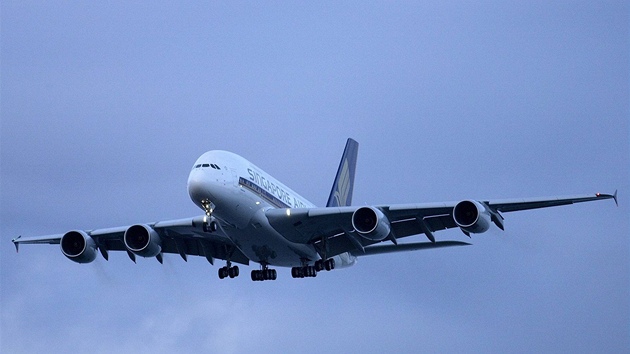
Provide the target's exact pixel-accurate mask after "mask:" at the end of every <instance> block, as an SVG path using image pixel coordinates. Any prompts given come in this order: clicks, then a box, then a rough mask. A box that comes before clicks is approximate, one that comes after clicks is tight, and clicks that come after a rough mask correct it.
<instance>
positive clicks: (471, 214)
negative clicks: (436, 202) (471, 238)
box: [453, 200, 492, 234]
mask: <svg viewBox="0 0 630 354" xmlns="http://www.w3.org/2000/svg"><path fill="white" fill-rule="evenodd" d="M453 219H455V224H457V226H459V227H460V228H461V229H462V230H464V231H466V232H471V233H474V234H480V233H482V232H486V231H488V229H489V228H490V222H491V221H492V217H491V215H490V212H489V211H488V210H487V209H486V207H485V206H484V205H483V204H481V203H479V202H478V201H475V200H464V201H461V202H459V203H457V205H455V208H453Z"/></svg>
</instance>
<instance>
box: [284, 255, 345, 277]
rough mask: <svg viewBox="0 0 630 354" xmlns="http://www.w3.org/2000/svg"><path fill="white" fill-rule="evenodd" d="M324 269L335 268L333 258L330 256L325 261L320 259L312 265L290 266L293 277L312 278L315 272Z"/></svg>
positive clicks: (315, 274)
mask: <svg viewBox="0 0 630 354" xmlns="http://www.w3.org/2000/svg"><path fill="white" fill-rule="evenodd" d="M324 269H326V270H327V271H330V270H333V269H335V260H334V259H332V258H329V259H327V260H325V261H324V260H323V259H321V260H319V261H317V262H315V265H314V266H309V265H303V266H302V267H293V268H291V276H292V277H293V278H314V277H316V276H317V272H321V271H322V270H324Z"/></svg>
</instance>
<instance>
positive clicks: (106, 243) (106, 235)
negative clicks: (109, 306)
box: [13, 217, 249, 265]
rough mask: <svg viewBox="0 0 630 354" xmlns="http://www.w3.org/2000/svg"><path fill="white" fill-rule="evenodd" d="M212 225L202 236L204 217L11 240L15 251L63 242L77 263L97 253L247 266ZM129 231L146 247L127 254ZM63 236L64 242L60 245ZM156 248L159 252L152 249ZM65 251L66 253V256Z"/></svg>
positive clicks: (219, 227) (220, 230)
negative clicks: (170, 255)
mask: <svg viewBox="0 0 630 354" xmlns="http://www.w3.org/2000/svg"><path fill="white" fill-rule="evenodd" d="M213 221H214V222H216V224H213V225H216V230H213V232H204V231H203V217H195V218H186V219H178V220H169V221H161V222H156V223H148V224H137V225H132V226H122V227H114V228H106V229H95V230H86V231H84V230H73V231H69V232H67V233H65V234H56V235H47V236H34V237H21V236H19V237H17V238H15V239H13V243H14V244H15V248H16V250H19V245H20V244H60V243H62V242H64V243H67V244H64V245H62V246H63V247H62V251H63V252H64V254H65V255H66V256H67V257H68V258H70V259H71V260H74V261H76V262H79V263H88V262H91V261H92V260H94V258H95V257H96V251H97V250H98V251H99V252H100V253H101V255H102V256H103V258H105V259H106V260H107V259H108V258H109V253H108V252H109V251H126V252H127V254H128V255H129V258H131V260H133V261H134V262H135V259H136V254H139V255H141V256H144V257H156V258H157V259H158V261H160V263H161V262H162V254H163V253H174V254H179V255H180V256H181V257H182V258H183V259H184V260H187V256H189V255H190V256H203V257H205V258H206V259H207V260H208V261H209V262H210V263H214V259H215V258H218V259H223V260H230V261H232V262H236V263H241V264H246V265H247V264H249V259H248V258H247V257H246V256H245V255H244V254H243V253H242V252H241V251H239V250H238V248H237V247H235V245H234V244H233V243H232V241H231V240H230V239H229V238H228V237H227V235H226V234H225V231H224V227H229V225H223V224H222V223H221V222H220V221H219V220H213ZM128 230H134V231H137V235H138V237H139V240H138V241H139V242H146V245H141V247H140V246H139V247H138V252H135V253H134V252H130V251H129V250H128V248H127V246H126V245H125V241H124V239H123V238H124V235H125V232H127V231H128ZM64 236H66V237H67V238H65V241H62V240H64ZM155 236H159V237H155ZM143 237H145V238H143ZM147 238H148V242H147ZM156 245H157V246H158V248H156V247H155V246H156ZM64 247H66V248H65V249H66V250H68V251H69V252H66V250H64ZM73 247H74V248H73ZM77 247H78V248H77ZM74 250H76V252H74Z"/></svg>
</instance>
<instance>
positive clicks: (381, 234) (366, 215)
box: [352, 207, 390, 241]
mask: <svg viewBox="0 0 630 354" xmlns="http://www.w3.org/2000/svg"><path fill="white" fill-rule="evenodd" d="M352 227H353V228H354V230H355V231H356V232H358V233H359V235H361V236H362V237H363V238H366V239H368V240H371V241H381V240H383V239H385V237H387V236H388V235H389V232H390V226H389V220H387V217H386V216H385V215H384V214H383V212H382V211H380V210H378V209H376V208H372V207H361V208H359V209H357V210H355V211H354V213H353V214H352Z"/></svg>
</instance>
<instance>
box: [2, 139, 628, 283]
mask: <svg viewBox="0 0 630 354" xmlns="http://www.w3.org/2000/svg"><path fill="white" fill-rule="evenodd" d="M358 148H359V144H358V143H357V142H356V141H355V140H353V139H348V140H347V143H346V146H345V149H344V152H343V155H342V158H341V162H340V163H339V167H338V169H337V174H336V177H335V179H334V182H333V185H332V189H331V191H330V195H329V197H328V202H327V204H326V207H323V208H322V207H317V206H316V205H315V204H313V203H311V202H309V201H308V200H306V199H305V198H304V197H302V196H300V195H299V194H298V193H296V192H295V191H293V190H292V189H291V188H289V187H287V186H286V185H284V184H282V183H281V182H280V181H278V180H277V179H275V178H273V177H272V176H270V175H269V174H267V173H266V172H264V171H263V170H262V169H260V168H259V167H257V166H256V165H254V164H253V163H251V162H249V161H247V160H246V159H245V158H243V157H241V156H239V155H237V154H234V153H231V152H227V151H221V150H213V151H208V152H206V153H204V154H203V155H201V156H200V157H199V158H198V159H197V160H196V162H195V163H194V165H193V167H192V170H191V171H190V174H189V176H188V183H187V187H188V194H189V196H190V198H191V199H192V201H193V203H195V204H196V205H197V206H198V207H199V208H200V209H201V210H202V211H203V214H202V215H200V216H196V217H191V218H186V219H178V220H167V221H159V222H154V223H145V224H135V225H131V226H123V227H114V228H105V229H95V230H71V231H68V232H66V233H64V234H57V235H47V236H34V237H21V236H18V237H17V238H15V239H13V240H12V242H13V243H14V245H15V248H16V251H19V245H20V244H59V245H60V247H61V252H62V253H63V254H64V255H65V256H66V257H67V258H69V259H70V260H72V261H74V262H76V263H90V262H92V261H94V260H95V259H96V257H97V253H99V252H100V254H101V255H102V257H103V258H104V259H105V260H108V259H109V251H126V252H127V254H128V256H129V258H130V259H131V260H132V261H133V262H134V263H135V262H136V256H140V257H144V258H152V257H155V258H156V259H157V260H158V261H159V262H160V263H163V254H164V253H172V254H179V255H180V256H181V258H183V259H184V261H187V257H188V256H189V255H190V256H202V257H205V258H206V259H207V260H208V262H210V263H211V264H213V265H214V262H215V260H216V259H220V260H223V261H224V262H225V266H223V267H221V268H219V269H218V275H219V278H220V279H225V278H235V277H237V276H238V275H239V267H238V265H233V264H234V263H237V264H242V265H249V264H250V262H253V263H258V264H259V265H260V266H259V269H254V270H252V271H251V279H252V280H253V281H264V280H276V278H277V272H276V269H274V268H271V267H290V268H291V276H292V277H293V278H311V277H315V276H317V274H318V273H319V272H322V271H323V270H326V271H330V270H332V269H336V268H345V267H349V266H352V265H354V264H355V263H356V261H357V257H361V256H365V255H375V254H382V253H390V252H401V251H413V250H423V249H432V248H440V247H453V246H466V245H470V243H468V242H462V241H436V238H435V234H434V233H435V232H436V231H440V230H445V229H451V228H459V229H460V230H461V231H462V232H463V233H464V234H465V235H466V236H468V237H470V235H471V234H479V233H483V232H485V231H487V230H488V229H489V228H490V227H491V224H494V225H496V226H497V227H498V228H500V229H501V230H504V218H503V215H502V213H507V212H512V211H519V210H528V209H537V208H546V207H552V206H559V205H568V204H573V203H581V202H589V201H595V200H603V199H614V201H615V203H616V204H617V191H615V193H614V194H602V193H596V194H587V195H575V196H563V197H547V198H526V199H504V200H472V199H464V200H461V201H458V202H442V203H425V204H394V205H375V206H367V205H366V206H352V194H353V189H354V179H355V171H356V163H357V156H358ZM413 235H424V237H426V238H427V239H428V241H424V242H399V240H400V239H402V238H405V237H408V236H413ZM424 237H423V239H424Z"/></svg>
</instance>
